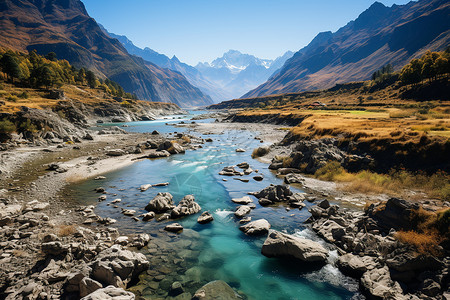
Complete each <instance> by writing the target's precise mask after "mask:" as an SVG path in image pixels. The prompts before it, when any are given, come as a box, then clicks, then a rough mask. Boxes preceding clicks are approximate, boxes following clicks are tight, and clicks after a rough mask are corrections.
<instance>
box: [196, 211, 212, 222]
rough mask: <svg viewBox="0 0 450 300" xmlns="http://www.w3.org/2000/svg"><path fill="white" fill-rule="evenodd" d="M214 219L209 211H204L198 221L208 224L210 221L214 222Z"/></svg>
mask: <svg viewBox="0 0 450 300" xmlns="http://www.w3.org/2000/svg"><path fill="white" fill-rule="evenodd" d="M213 220H214V217H213V216H212V214H211V213H210V212H209V211H204V212H203V213H202V214H201V216H200V217H198V219H197V222H198V223H200V224H206V223H209V222H212V221H213Z"/></svg>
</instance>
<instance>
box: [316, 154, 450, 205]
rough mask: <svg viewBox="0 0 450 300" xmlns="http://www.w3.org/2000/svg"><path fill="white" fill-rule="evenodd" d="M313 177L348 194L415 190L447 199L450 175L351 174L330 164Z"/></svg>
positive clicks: (448, 198)
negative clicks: (338, 184)
mask: <svg viewBox="0 0 450 300" xmlns="http://www.w3.org/2000/svg"><path fill="white" fill-rule="evenodd" d="M314 176H315V177H316V178H318V179H321V180H327V181H337V182H341V183H345V184H344V185H343V186H342V187H341V189H342V190H344V191H347V192H358V193H365V194H382V193H385V194H389V195H394V196H402V194H403V191H404V190H411V189H417V190H421V191H423V192H425V193H427V194H428V195H430V196H432V197H436V198H438V199H442V200H450V175H449V174H447V173H445V172H437V173H435V174H433V175H426V174H424V173H420V172H417V173H412V172H408V171H405V170H400V171H392V172H391V173H390V174H378V173H374V172H370V171H366V170H363V171H359V172H357V173H350V172H347V171H346V170H345V169H344V168H343V167H342V166H341V165H340V164H339V163H338V162H336V161H333V162H329V163H327V164H326V165H325V166H323V167H322V168H320V169H319V170H317V171H316V173H315V174H314Z"/></svg>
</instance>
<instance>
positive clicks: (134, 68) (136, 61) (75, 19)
mask: <svg viewBox="0 0 450 300" xmlns="http://www.w3.org/2000/svg"><path fill="white" fill-rule="evenodd" d="M0 32H1V38H0V47H5V48H9V49H14V50H18V51H26V50H28V51H31V50H34V49H35V50H37V51H38V53H40V54H44V55H45V54H47V53H48V52H55V53H56V54H57V57H58V58H60V59H67V60H68V61H69V62H70V63H71V64H73V65H75V66H76V67H87V68H89V69H91V70H93V71H94V72H96V73H97V74H99V75H100V76H102V75H104V76H107V77H108V78H110V79H112V80H114V81H116V82H118V83H119V84H120V85H121V86H122V87H123V88H124V89H125V90H126V91H127V92H131V93H135V94H136V95H137V96H138V97H139V98H140V99H144V100H151V101H162V102H172V103H176V104H178V105H180V106H182V107H191V106H202V105H208V104H211V103H212V101H211V99H210V97H208V96H206V95H204V94H203V93H202V92H201V91H200V90H199V89H198V88H196V87H194V86H192V85H191V84H190V83H189V82H188V81H187V80H186V78H185V77H184V76H183V75H181V74H180V73H178V72H174V71H171V70H168V69H163V68H161V67H158V66H157V65H155V64H152V63H150V62H145V61H144V60H143V59H142V58H139V57H136V56H132V55H130V54H129V53H128V52H127V50H126V49H125V48H124V47H123V46H122V44H121V43H120V42H118V41H117V40H116V39H112V38H110V37H108V36H107V35H106V34H105V33H104V32H103V31H102V30H101V29H100V27H99V26H98V24H97V22H96V21H95V20H94V19H93V18H91V17H90V16H89V15H88V13H87V11H86V9H85V7H84V4H83V3H82V2H81V1H80V0H64V1H54V0H2V1H0Z"/></svg>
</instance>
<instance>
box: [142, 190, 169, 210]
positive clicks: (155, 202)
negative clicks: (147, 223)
mask: <svg viewBox="0 0 450 300" xmlns="http://www.w3.org/2000/svg"><path fill="white" fill-rule="evenodd" d="M173 207H174V205H173V196H172V195H171V194H170V193H158V194H157V195H156V196H155V198H153V199H152V200H150V202H149V203H148V204H147V206H146V207H145V210H146V211H154V212H156V213H163V212H165V211H168V210H169V209H172V208H173Z"/></svg>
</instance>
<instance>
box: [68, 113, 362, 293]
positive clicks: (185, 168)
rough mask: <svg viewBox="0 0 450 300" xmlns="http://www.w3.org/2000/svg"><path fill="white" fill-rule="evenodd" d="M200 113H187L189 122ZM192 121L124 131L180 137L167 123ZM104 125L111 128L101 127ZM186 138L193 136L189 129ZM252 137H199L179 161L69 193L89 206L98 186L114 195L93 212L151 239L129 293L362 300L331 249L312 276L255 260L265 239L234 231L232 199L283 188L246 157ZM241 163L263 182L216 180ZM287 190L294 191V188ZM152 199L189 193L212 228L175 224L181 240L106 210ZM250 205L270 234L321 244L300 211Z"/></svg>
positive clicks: (234, 133)
mask: <svg viewBox="0 0 450 300" xmlns="http://www.w3.org/2000/svg"><path fill="white" fill-rule="evenodd" d="M199 113H200V112H192V114H193V115H195V114H199ZM191 117H192V115H187V116H183V119H179V117H178V116H177V117H176V118H173V117H168V118H166V119H162V120H155V121H146V122H132V123H127V124H128V125H129V127H128V128H126V129H127V130H128V131H133V132H152V131H153V130H158V131H159V132H161V133H169V132H183V131H186V130H188V129H184V128H180V127H174V126H171V125H170V124H173V123H178V122H180V121H182V120H184V121H187V120H188V119H189V118H191ZM189 122H190V121H189ZM197 122H212V120H202V121H197ZM166 123H168V124H169V125H166ZM108 125H111V124H106V125H105V126H108ZM190 133H192V134H194V135H197V136H198V135H199V134H196V133H195V131H193V130H192V129H191V132H190ZM255 135H256V133H255V132H250V131H247V130H245V129H241V130H230V131H227V132H224V133H222V134H218V135H204V136H203V137H204V138H206V137H209V138H212V139H213V142H212V143H205V144H204V145H203V146H204V148H202V149H198V150H195V151H194V150H192V151H186V154H179V155H173V156H171V157H169V158H167V159H166V158H164V159H157V160H142V161H139V162H136V163H134V164H133V165H131V166H129V167H126V168H123V169H121V170H119V171H115V172H111V173H108V174H106V177H107V178H106V180H103V181H102V182H101V183H100V182H99V181H94V180H88V181H86V182H83V183H81V184H77V185H75V186H72V187H71V189H73V190H75V192H74V193H73V194H75V195H77V197H79V201H81V202H82V203H85V204H93V203H95V202H96V199H97V196H98V194H95V193H94V192H93V191H92V190H93V189H94V188H95V187H98V186H99V185H101V186H103V187H105V188H106V189H107V191H108V193H111V194H117V195H116V196H114V197H113V196H108V200H107V201H104V202H101V203H99V204H98V205H97V208H96V213H97V214H98V215H100V216H102V217H112V218H114V219H116V220H117V223H116V224H114V226H115V227H117V228H119V230H120V231H121V232H124V233H148V234H150V235H151V237H152V240H151V241H150V243H149V246H148V247H145V248H143V249H141V250H140V251H141V252H142V253H144V254H146V255H148V257H149V260H150V265H151V266H150V269H149V271H147V272H146V273H145V274H142V275H141V276H140V281H139V283H138V284H137V285H136V286H135V287H133V288H131V290H132V291H134V292H136V293H137V294H140V295H142V296H143V297H144V298H145V299H164V298H165V297H170V295H168V294H167V291H168V290H170V286H171V284H172V283H173V282H175V281H179V282H181V283H182V285H183V287H184V289H185V291H186V292H189V293H191V294H193V293H194V292H195V290H196V289H198V288H199V287H201V286H202V285H204V284H205V283H207V282H210V281H212V280H219V279H220V280H224V281H225V282H227V283H228V284H229V285H230V286H232V287H233V288H234V289H235V290H236V291H238V292H239V293H241V294H243V295H245V296H244V297H245V298H247V299H302V300H309V299H314V300H320V299H327V300H332V299H357V298H360V297H361V296H360V294H359V293H358V292H357V283H356V282H355V281H353V280H352V279H350V278H348V277H346V276H344V275H342V274H341V273H340V272H339V271H338V269H337V268H336V267H334V266H333V264H332V262H333V260H335V259H336V257H337V254H336V251H333V250H331V249H330V262H331V264H327V265H326V266H324V267H322V268H318V269H311V268H309V267H305V266H302V264H301V263H300V264H299V263H293V262H289V261H285V260H279V259H270V258H266V257H264V256H263V255H262V254H261V253H260V249H261V246H262V244H263V242H264V237H261V238H254V237H248V236H246V235H244V234H243V233H242V232H241V231H240V230H239V222H238V220H237V219H236V218H235V217H234V215H233V211H234V210H235V208H236V207H237V206H238V205H236V204H234V203H233V202H231V198H235V197H242V196H245V195H246V194H247V193H248V192H253V191H259V190H261V189H263V188H264V187H266V186H268V185H270V184H271V183H273V184H281V183H282V179H280V178H277V177H276V176H275V174H272V173H271V172H270V171H269V170H268V165H267V164H263V163H260V162H258V161H257V160H254V159H252V158H251V152H252V149H254V148H256V147H258V146H260V145H261V144H260V141H259V140H256V139H254V137H255ZM239 147H243V148H245V149H246V150H247V151H246V152H243V153H237V152H236V151H235V149H236V148H239ZM241 162H248V163H249V164H250V166H251V167H252V168H253V169H258V170H259V172H260V173H262V174H263V175H264V180H263V181H261V182H257V181H255V180H253V179H252V177H253V176H254V173H253V174H251V175H248V176H244V178H248V179H250V181H249V182H248V183H244V182H241V181H238V180H233V179H232V178H229V177H227V178H226V179H227V181H223V180H222V178H223V177H222V176H220V175H218V173H219V171H220V170H221V169H222V168H223V167H224V166H228V165H236V164H238V163H241ZM160 182H170V184H169V185H168V186H166V187H154V188H151V189H149V190H147V191H145V192H140V191H139V190H138V188H139V186H140V185H142V184H147V183H150V184H152V183H153V184H155V183H160ZM292 190H294V191H295V192H301V191H300V190H298V189H295V188H293V187H292ZM158 192H170V193H171V194H172V195H173V196H174V201H175V203H178V201H180V200H181V198H182V197H183V196H185V195H187V194H193V195H194V196H195V199H196V201H197V202H198V203H199V204H200V206H201V207H202V211H205V210H208V211H210V212H211V213H213V216H214V221H213V222H212V223H210V224H205V225H200V224H198V223H197V222H196V221H197V217H198V215H199V214H197V215H193V216H189V217H186V218H183V219H179V220H176V222H178V223H180V224H182V225H183V227H184V228H185V229H184V231H183V232H182V233H181V234H179V235H176V234H171V233H168V232H165V231H163V230H162V228H164V226H165V225H167V224H168V223H170V222H173V221H163V222H156V221H154V220H153V221H150V222H142V221H139V222H135V221H134V220H132V219H131V218H130V217H127V216H124V215H123V214H121V210H120V208H114V207H113V206H111V205H107V204H108V203H109V202H111V200H113V199H115V198H120V199H122V202H121V203H119V206H120V207H123V208H127V209H133V210H136V211H137V213H136V215H139V214H141V213H145V210H144V207H145V206H146V204H147V203H148V202H149V201H150V200H151V199H152V198H153V197H154V196H155V195H156V194H157V193H158ZM255 203H256V206H257V207H256V209H254V210H252V212H251V214H250V216H251V217H252V220H257V219H260V218H265V219H267V220H268V221H269V222H270V224H271V225H272V228H273V229H276V230H280V231H284V232H287V233H290V234H296V235H299V236H305V237H308V238H311V239H314V240H317V241H320V240H319V239H318V238H317V237H316V236H315V235H314V234H313V233H312V232H311V231H310V230H309V229H306V228H305V226H304V224H303V222H304V221H305V220H306V219H307V218H308V217H309V215H310V214H309V212H308V210H307V207H306V208H304V209H302V210H298V209H292V210H290V211H287V210H286V209H285V207H284V206H280V207H275V208H274V207H265V208H264V207H261V206H260V205H259V204H258V203H257V201H256V199H255ZM307 205H308V206H309V205H310V203H307ZM320 242H321V243H323V245H325V246H326V247H328V246H327V245H326V244H325V243H324V242H322V241H320ZM169 299H170V298H169Z"/></svg>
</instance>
